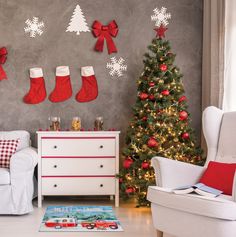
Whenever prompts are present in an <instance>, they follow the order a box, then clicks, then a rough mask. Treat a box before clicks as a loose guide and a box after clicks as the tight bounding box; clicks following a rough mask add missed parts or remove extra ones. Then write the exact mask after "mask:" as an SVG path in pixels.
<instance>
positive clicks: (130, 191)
mask: <svg viewBox="0 0 236 237" xmlns="http://www.w3.org/2000/svg"><path fill="white" fill-rule="evenodd" d="M125 192H126V193H127V194H131V193H134V192H135V189H134V188H133V187H129V188H127V189H126V190H125Z"/></svg>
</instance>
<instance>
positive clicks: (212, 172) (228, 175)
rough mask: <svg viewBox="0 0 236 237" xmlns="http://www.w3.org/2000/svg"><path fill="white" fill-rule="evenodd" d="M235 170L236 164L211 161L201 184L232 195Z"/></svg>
mask: <svg viewBox="0 0 236 237" xmlns="http://www.w3.org/2000/svg"><path fill="white" fill-rule="evenodd" d="M235 170H236V163H234V164H229V163H221V162H215V161H210V162H209V164H208V166H207V169H206V170H205V172H204V173H203V175H202V177H201V179H200V181H199V182H200V183H204V184H205V185H207V186H209V187H212V188H216V189H219V190H221V191H223V193H224V194H227V195H232V189H233V180H234V174H235Z"/></svg>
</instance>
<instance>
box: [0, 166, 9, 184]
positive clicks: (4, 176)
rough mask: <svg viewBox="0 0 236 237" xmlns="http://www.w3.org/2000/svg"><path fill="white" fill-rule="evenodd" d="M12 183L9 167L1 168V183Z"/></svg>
mask: <svg viewBox="0 0 236 237" xmlns="http://www.w3.org/2000/svg"><path fill="white" fill-rule="evenodd" d="M8 184H10V172H9V169H6V168H0V185H8Z"/></svg>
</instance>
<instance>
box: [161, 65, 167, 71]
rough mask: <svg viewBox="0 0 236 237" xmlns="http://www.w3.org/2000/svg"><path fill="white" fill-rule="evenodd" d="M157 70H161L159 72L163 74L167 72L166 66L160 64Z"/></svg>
mask: <svg viewBox="0 0 236 237" xmlns="http://www.w3.org/2000/svg"><path fill="white" fill-rule="evenodd" d="M159 68H160V69H161V71H163V72H165V71H166V70H167V65H166V64H161V65H160V66H159Z"/></svg>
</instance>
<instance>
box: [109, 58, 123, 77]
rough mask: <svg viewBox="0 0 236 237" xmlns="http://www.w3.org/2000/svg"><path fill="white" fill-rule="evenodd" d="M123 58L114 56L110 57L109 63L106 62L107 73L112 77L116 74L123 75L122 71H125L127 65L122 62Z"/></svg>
mask: <svg viewBox="0 0 236 237" xmlns="http://www.w3.org/2000/svg"><path fill="white" fill-rule="evenodd" d="M124 62H125V60H124V59H123V58H121V57H120V58H119V59H118V60H117V59H116V57H112V58H111V63H107V69H110V71H109V74H110V75H111V76H112V77H113V76H115V75H117V76H118V77H121V76H123V71H127V65H125V64H124Z"/></svg>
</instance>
